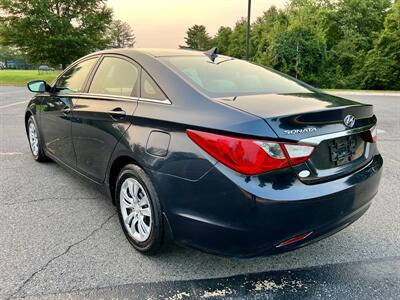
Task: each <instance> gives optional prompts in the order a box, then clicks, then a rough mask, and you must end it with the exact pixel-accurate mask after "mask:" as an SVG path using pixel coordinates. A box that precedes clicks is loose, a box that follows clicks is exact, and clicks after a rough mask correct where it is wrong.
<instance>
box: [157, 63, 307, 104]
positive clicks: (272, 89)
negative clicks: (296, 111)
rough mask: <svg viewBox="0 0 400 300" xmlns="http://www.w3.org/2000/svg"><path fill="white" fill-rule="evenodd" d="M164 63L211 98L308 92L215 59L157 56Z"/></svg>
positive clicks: (259, 70) (268, 73) (265, 72)
mask: <svg viewBox="0 0 400 300" xmlns="http://www.w3.org/2000/svg"><path fill="white" fill-rule="evenodd" d="M160 60H162V61H163V62H164V63H165V64H167V65H168V66H169V67H170V68H172V69H173V70H174V71H175V72H177V73H179V74H180V75H181V76H183V77H184V78H185V79H186V80H188V81H189V82H191V83H193V84H194V85H195V86H196V87H197V88H199V89H200V90H202V91H203V92H204V93H205V94H207V95H209V96H211V97H234V96H240V95H252V94H272V93H273V94H293V93H296V94H298V93H311V92H313V91H312V90H310V89H308V88H307V87H306V86H305V85H302V84H301V83H298V82H297V81H295V80H292V79H289V78H287V77H285V76H283V75H281V74H279V73H277V72H275V71H273V70H269V69H266V68H264V67H261V66H258V65H255V64H252V63H249V62H247V61H243V60H239V59H233V58H230V57H227V56H221V55H220V56H218V57H217V58H216V59H215V61H214V62H212V61H211V60H210V59H209V58H208V57H207V56H204V57H202V56H173V57H160Z"/></svg>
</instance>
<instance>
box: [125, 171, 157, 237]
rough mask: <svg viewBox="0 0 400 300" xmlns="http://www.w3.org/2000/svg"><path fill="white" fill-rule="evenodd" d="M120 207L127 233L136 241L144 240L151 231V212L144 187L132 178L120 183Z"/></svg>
mask: <svg viewBox="0 0 400 300" xmlns="http://www.w3.org/2000/svg"><path fill="white" fill-rule="evenodd" d="M119 198H120V200H119V201H120V208H121V214H122V218H123V221H124V225H125V228H126V230H127V231H128V233H129V235H130V236H131V237H132V238H133V239H134V240H136V241H138V242H144V241H146V240H147V239H148V238H149V236H150V233H151V231H152V226H153V222H152V212H151V206H150V201H149V197H148V195H147V192H146V190H145V189H144V187H143V186H142V185H141V184H140V183H139V182H138V181H137V180H135V179H134V178H127V179H125V181H124V182H123V183H122V185H121V190H120V197H119Z"/></svg>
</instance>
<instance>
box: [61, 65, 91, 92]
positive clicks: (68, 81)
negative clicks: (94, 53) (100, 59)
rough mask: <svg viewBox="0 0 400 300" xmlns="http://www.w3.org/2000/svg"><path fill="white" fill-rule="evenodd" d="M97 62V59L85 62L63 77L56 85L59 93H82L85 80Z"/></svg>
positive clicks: (71, 69)
mask: <svg viewBox="0 0 400 300" xmlns="http://www.w3.org/2000/svg"><path fill="white" fill-rule="evenodd" d="M96 60H97V58H91V59H88V60H85V61H83V62H81V63H79V64H77V65H76V66H74V67H72V68H70V69H69V70H68V71H66V72H65V73H64V74H63V75H61V77H60V78H59V79H58V80H57V82H56V85H55V88H56V90H57V91H58V93H60V94H69V93H79V92H82V91H83V88H84V86H83V85H84V84H85V80H86V78H87V76H88V75H89V73H90V71H91V70H92V68H93V66H94V64H95V63H96Z"/></svg>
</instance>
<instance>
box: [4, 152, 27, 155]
mask: <svg viewBox="0 0 400 300" xmlns="http://www.w3.org/2000/svg"><path fill="white" fill-rule="evenodd" d="M21 154H24V153H22V152H0V155H21Z"/></svg>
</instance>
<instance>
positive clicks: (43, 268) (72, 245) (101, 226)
mask: <svg viewBox="0 0 400 300" xmlns="http://www.w3.org/2000/svg"><path fill="white" fill-rule="evenodd" d="M116 214H117V213H116V212H114V213H113V214H112V215H111V216H109V217H108V218H107V219H106V220H105V221H103V222H102V223H101V224H100V226H99V227H97V228H96V229H94V230H93V231H92V232H90V233H89V234H88V235H87V236H86V237H84V238H83V239H80V240H79V241H77V242H75V243H73V244H71V245H69V246H68V247H67V248H66V249H65V250H64V251H63V252H62V253H61V254H59V255H56V256H54V257H52V258H51V259H49V260H48V261H47V262H46V263H45V264H44V265H43V266H42V267H41V268H40V269H39V270H37V271H35V272H33V273H32V274H31V275H30V276H29V277H28V278H27V279H26V280H24V282H23V283H22V284H21V285H20V286H19V287H18V289H17V290H16V291H15V292H14V293H12V294H11V295H10V296H8V297H7V300H9V299H12V298H15V297H16V296H17V294H18V293H19V292H20V291H21V290H22V289H23V288H24V287H25V286H26V285H27V284H28V283H29V282H30V281H31V280H32V279H33V278H34V277H35V276H36V275H37V274H39V273H40V272H42V271H44V270H45V269H46V268H47V267H48V266H49V265H50V264H51V263H52V262H53V261H55V260H56V259H58V258H60V257H62V256H64V255H66V254H67V253H68V252H69V251H70V250H71V249H72V248H73V247H75V246H77V245H79V244H80V243H82V242H84V241H86V240H88V239H89V238H90V237H92V236H93V235H94V234H96V233H97V232H98V231H100V230H101V229H102V228H103V227H104V225H106V224H107V222H108V221H110V220H111V219H112V218H113V217H114V216H115V215H116Z"/></svg>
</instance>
